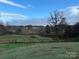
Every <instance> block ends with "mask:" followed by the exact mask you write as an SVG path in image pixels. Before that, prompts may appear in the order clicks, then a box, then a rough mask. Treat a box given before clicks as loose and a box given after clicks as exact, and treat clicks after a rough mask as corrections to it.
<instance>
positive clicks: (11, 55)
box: [0, 35, 79, 59]
mask: <svg viewBox="0 0 79 59" xmlns="http://www.w3.org/2000/svg"><path fill="white" fill-rule="evenodd" d="M2 40H3V41H2ZM10 40H12V41H13V40H16V41H17V42H25V43H24V44H23V43H8V44H3V43H2V44H0V59H79V43H78V42H58V43H56V42H55V43H54V42H53V43H50V42H49V43H44V42H43V41H46V42H47V41H51V40H53V39H51V38H47V37H40V36H37V35H28V36H25V35H5V36H0V41H2V42H4V41H10ZM39 41H40V42H43V43H32V42H39ZM27 42H29V43H27Z"/></svg>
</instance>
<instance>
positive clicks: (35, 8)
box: [0, 0, 79, 25]
mask: <svg viewBox="0 0 79 59" xmlns="http://www.w3.org/2000/svg"><path fill="white" fill-rule="evenodd" d="M55 10H62V11H64V12H65V14H66V17H67V21H68V22H69V23H71V24H74V23H75V22H77V21H78V16H79V0H0V21H1V22H3V23H4V24H7V23H9V24H12V25H27V24H31V25H46V24H48V23H47V19H48V17H49V16H50V14H49V13H50V12H52V13H53V11H55Z"/></svg>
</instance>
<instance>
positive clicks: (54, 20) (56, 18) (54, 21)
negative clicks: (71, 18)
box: [49, 11, 67, 36]
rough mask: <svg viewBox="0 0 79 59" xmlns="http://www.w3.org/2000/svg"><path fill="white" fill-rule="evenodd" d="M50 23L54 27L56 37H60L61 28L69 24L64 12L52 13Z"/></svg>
mask: <svg viewBox="0 0 79 59" xmlns="http://www.w3.org/2000/svg"><path fill="white" fill-rule="evenodd" d="M49 23H50V25H52V26H53V31H54V32H55V34H56V36H57V35H58V32H59V27H60V29H62V25H66V24H67V23H66V17H65V16H64V13H63V12H62V11H55V12H54V13H53V14H52V13H50V19H49ZM62 30H63V29H62ZM63 32H64V31H63Z"/></svg>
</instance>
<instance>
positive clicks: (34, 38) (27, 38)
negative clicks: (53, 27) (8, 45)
mask: <svg viewBox="0 0 79 59" xmlns="http://www.w3.org/2000/svg"><path fill="white" fill-rule="evenodd" d="M1 41H2V42H5V41H9V42H12V41H16V42H42V41H52V39H51V38H46V37H41V36H38V35H4V36H0V42H1Z"/></svg>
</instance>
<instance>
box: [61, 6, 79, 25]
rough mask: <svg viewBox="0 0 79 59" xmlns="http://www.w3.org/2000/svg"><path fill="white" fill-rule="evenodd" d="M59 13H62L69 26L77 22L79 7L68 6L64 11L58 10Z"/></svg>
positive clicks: (78, 19)
mask: <svg viewBox="0 0 79 59" xmlns="http://www.w3.org/2000/svg"><path fill="white" fill-rule="evenodd" d="M60 11H64V13H65V15H66V17H67V21H68V22H69V23H70V24H75V23H76V22H78V21H79V6H69V7H67V8H64V9H60Z"/></svg>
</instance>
